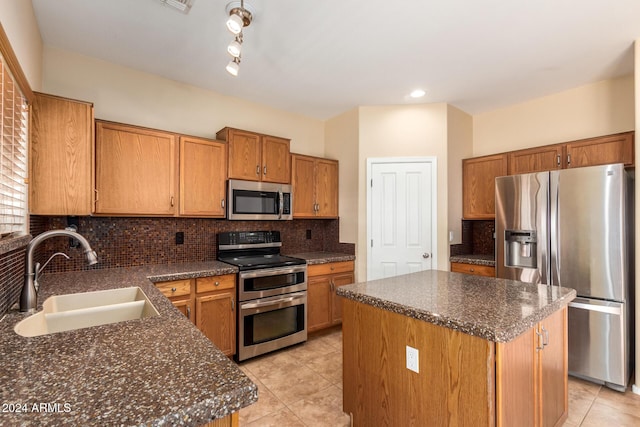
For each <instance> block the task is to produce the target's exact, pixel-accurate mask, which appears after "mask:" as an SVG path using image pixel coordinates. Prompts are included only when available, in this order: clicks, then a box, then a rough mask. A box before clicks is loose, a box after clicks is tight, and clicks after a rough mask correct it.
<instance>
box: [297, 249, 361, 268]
mask: <svg viewBox="0 0 640 427" xmlns="http://www.w3.org/2000/svg"><path fill="white" fill-rule="evenodd" d="M289 256H292V257H295V258H302V259H305V260H307V265H314V264H327V263H329V262H340V261H354V260H355V259H356V256H355V255H349V254H342V253H338V252H303V253H298V254H291V255H289Z"/></svg>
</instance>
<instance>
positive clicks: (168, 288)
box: [156, 279, 191, 297]
mask: <svg viewBox="0 0 640 427" xmlns="http://www.w3.org/2000/svg"><path fill="white" fill-rule="evenodd" d="M156 288H158V289H159V290H160V292H162V293H163V294H164V295H165V296H167V297H179V296H183V295H189V294H190V293H191V279H184V280H173V281H171V282H158V283H156Z"/></svg>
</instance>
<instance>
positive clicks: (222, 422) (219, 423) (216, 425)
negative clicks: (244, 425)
mask: <svg viewBox="0 0 640 427" xmlns="http://www.w3.org/2000/svg"><path fill="white" fill-rule="evenodd" d="M239 425H240V416H239V413H238V412H234V413H233V414H231V415H228V416H226V417H224V418H220V419H217V420H213V421H211V422H209V423H207V424H204V425H203V426H202V427H238V426H239Z"/></svg>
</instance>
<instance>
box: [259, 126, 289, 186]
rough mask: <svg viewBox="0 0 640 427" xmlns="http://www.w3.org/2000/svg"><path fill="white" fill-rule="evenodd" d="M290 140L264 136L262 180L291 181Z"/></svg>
mask: <svg viewBox="0 0 640 427" xmlns="http://www.w3.org/2000/svg"><path fill="white" fill-rule="evenodd" d="M289 145H290V141H289V140H288V139H284V138H276V137H275V136H267V135H265V136H263V137H262V180H263V181H267V182H282V183H286V184H288V183H289V182H291V153H290V151H289Z"/></svg>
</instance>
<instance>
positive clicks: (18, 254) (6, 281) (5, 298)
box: [0, 247, 25, 316]
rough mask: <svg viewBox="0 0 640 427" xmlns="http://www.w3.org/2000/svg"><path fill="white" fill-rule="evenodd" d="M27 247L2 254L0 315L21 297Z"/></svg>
mask: <svg viewBox="0 0 640 427" xmlns="http://www.w3.org/2000/svg"><path fill="white" fill-rule="evenodd" d="M24 254H25V248H24V247H22V248H19V249H15V250H12V251H10V252H6V253H3V254H2V255H0V316H2V315H3V314H5V313H6V312H7V311H8V310H9V308H10V307H11V306H12V305H13V304H15V303H16V302H17V301H18V299H19V298H20V292H21V291H22V284H23V283H24Z"/></svg>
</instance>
